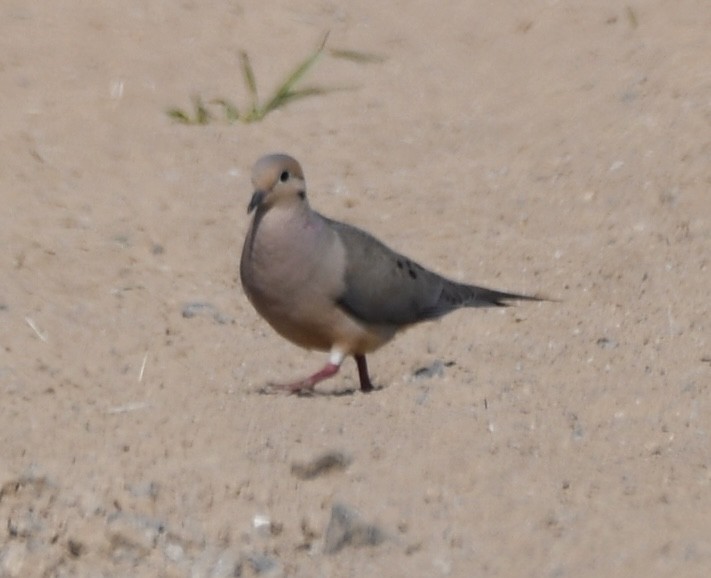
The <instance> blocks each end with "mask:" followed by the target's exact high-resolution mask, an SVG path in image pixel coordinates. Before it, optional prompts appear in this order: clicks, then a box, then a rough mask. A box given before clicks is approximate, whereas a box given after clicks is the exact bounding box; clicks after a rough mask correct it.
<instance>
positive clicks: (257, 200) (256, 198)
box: [247, 190, 264, 215]
mask: <svg viewBox="0 0 711 578" xmlns="http://www.w3.org/2000/svg"><path fill="white" fill-rule="evenodd" d="M263 200H264V191H259V190H257V191H254V194H253V195H252V198H251V199H250V201H249V205H247V214H248V215H249V213H251V212H252V211H254V209H256V208H257V207H258V206H259V205H261V204H262V201H263Z"/></svg>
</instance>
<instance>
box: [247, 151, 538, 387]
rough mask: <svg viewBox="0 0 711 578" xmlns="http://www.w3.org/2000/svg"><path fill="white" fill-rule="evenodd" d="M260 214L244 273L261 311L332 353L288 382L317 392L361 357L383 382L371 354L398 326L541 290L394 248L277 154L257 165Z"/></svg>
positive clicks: (361, 367) (364, 370)
mask: <svg viewBox="0 0 711 578" xmlns="http://www.w3.org/2000/svg"><path fill="white" fill-rule="evenodd" d="M252 184H253V185H254V192H253V194H252V197H251V200H250V201H249V205H248V207H247V213H248V214H250V213H254V215H253V216H252V220H251V223H250V226H249V229H248V231H247V235H246V238H245V241H244V246H243V249H242V256H241V261H240V279H241V282H242V286H243V288H244V291H245V293H246V295H247V298H248V299H249V301H250V302H251V303H252V305H253V306H254V308H255V309H256V310H257V312H258V313H259V314H260V315H261V316H262V317H263V318H264V319H265V320H266V321H267V322H268V323H269V325H271V326H272V328H274V330H275V331H276V332H277V333H279V334H280V335H281V336H283V337H285V338H286V339H288V340H289V341H291V342H293V343H295V344H296V345H299V346H301V347H303V348H306V349H310V350H319V351H327V352H329V359H328V362H327V363H326V365H325V366H324V367H323V368H322V369H321V370H320V371H318V372H316V373H314V374H313V375H311V376H309V377H306V378H304V379H300V380H297V381H295V382H292V383H287V384H282V385H275V386H273V387H276V388H277V389H279V390H285V391H288V392H292V393H307V392H311V391H313V390H314V388H315V386H316V384H318V383H319V382H321V381H323V380H325V379H327V378H329V377H332V376H333V375H335V374H336V373H337V372H338V370H339V369H340V367H341V364H342V362H343V360H344V359H345V358H346V357H348V356H353V357H354V358H355V361H356V364H357V367H358V376H359V380H360V389H361V391H363V392H370V391H372V390H373V389H374V387H373V384H372V382H371V380H370V376H369V374H368V366H367V363H366V355H367V354H369V353H372V352H373V351H375V350H377V349H378V348H380V347H382V346H383V345H385V344H386V343H387V342H388V341H390V340H391V339H392V338H393V337H394V336H395V335H396V334H397V333H398V332H400V331H402V330H403V329H406V328H408V327H410V326H411V325H414V324H416V323H420V322H422V321H428V320H433V319H437V318H439V317H442V316H443V315H446V314H447V313H450V312H452V311H454V310H456V309H460V308H463V307H502V306H506V305H507V304H508V302H509V301H516V300H525V301H540V300H542V298H541V297H537V296H530V295H519V294H516V293H506V292H503V291H495V290H492V289H487V288H485V287H478V286H476V285H468V284H464V283H458V282H456V281H452V280H450V279H447V278H445V277H442V276H440V275H438V274H437V273H434V272H432V271H429V270H428V269H425V268H424V267H422V266H421V265H419V264H417V263H415V262H414V261H412V260H411V259H408V258H407V257H405V256H403V255H401V254H399V253H397V252H395V251H393V250H392V249H390V248H388V247H387V246H386V245H385V244H383V243H382V242H380V241H379V240H378V239H376V238H375V237H373V236H372V235H370V234H369V233H367V232H365V231H363V230H361V229H358V228H356V227H354V226H351V225H348V224H346V223H342V222H339V221H335V220H332V219H329V218H328V217H325V216H323V215H321V214H319V213H317V212H316V211H314V210H313V209H312V208H311V206H310V205H309V201H308V198H307V196H306V181H305V179H304V172H303V170H302V169H301V165H300V164H299V163H298V162H297V161H296V159H294V158H293V157H291V156H288V155H286V154H270V155H267V156H264V157H262V158H261V159H259V160H258V161H257V162H256V163H255V165H254V167H253V169H252Z"/></svg>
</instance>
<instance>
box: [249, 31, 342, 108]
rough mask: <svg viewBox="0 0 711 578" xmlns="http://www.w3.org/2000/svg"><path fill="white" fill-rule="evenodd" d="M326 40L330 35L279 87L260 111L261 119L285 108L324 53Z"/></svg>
mask: <svg viewBox="0 0 711 578" xmlns="http://www.w3.org/2000/svg"><path fill="white" fill-rule="evenodd" d="M326 40H328V34H326V35H325V36H324V37H323V41H322V42H321V45H320V46H319V47H318V48H317V49H316V51H315V52H314V53H313V54H311V55H309V56H308V57H307V58H306V60H304V61H303V62H302V63H301V64H299V66H297V67H296V68H295V69H294V71H293V72H292V73H291V74H290V75H289V76H288V78H287V79H286V80H285V81H284V82H283V83H282V84H281V85H280V86H279V88H278V89H277V90H276V92H275V93H274V95H273V96H272V97H271V98H270V99H269V101H268V102H267V103H266V104H265V105H264V106H263V107H261V109H260V110H259V113H260V117H261V118H264V117H265V116H266V115H267V114H269V113H270V112H272V111H273V110H276V109H277V108H279V107H281V106H284V104H286V102H288V101H289V100H293V99H292V98H290V96H289V94H290V93H292V92H293V90H292V89H293V87H294V85H295V84H296V83H298V82H299V80H301V79H302V78H303V76H304V75H305V74H306V73H307V72H308V71H309V69H310V68H311V67H312V66H313V65H314V64H315V62H316V61H317V60H318V57H319V56H321V54H322V53H323V49H324V47H325V46H326Z"/></svg>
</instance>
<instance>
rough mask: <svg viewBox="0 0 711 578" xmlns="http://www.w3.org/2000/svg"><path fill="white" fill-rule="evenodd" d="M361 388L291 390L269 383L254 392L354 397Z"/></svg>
mask: <svg viewBox="0 0 711 578" xmlns="http://www.w3.org/2000/svg"><path fill="white" fill-rule="evenodd" d="M382 389H383V387H381V386H378V385H375V386H373V389H372V390H370V391H365V392H363V393H364V394H366V395H367V394H369V393H374V392H376V391H380V390H382ZM360 391H361V390H360V388H358V387H354V388H348V389H335V390H326V391H323V390H316V389H304V390H300V391H289V390H287V389H284V388H283V387H280V386H279V384H275V383H267V384H265V385H263V386H261V387H259V388H257V389H254V390H252V393H254V394H256V395H283V396H294V397H352V396H354V395H355V394H357V393H359V392H360Z"/></svg>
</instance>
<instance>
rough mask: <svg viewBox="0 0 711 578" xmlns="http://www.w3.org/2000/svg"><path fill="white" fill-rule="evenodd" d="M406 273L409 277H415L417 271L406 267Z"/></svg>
mask: <svg viewBox="0 0 711 578" xmlns="http://www.w3.org/2000/svg"><path fill="white" fill-rule="evenodd" d="M407 273H408V275H410V277H411V278H412V279H417V273H416V272H415V270H414V269H408V270H407Z"/></svg>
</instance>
